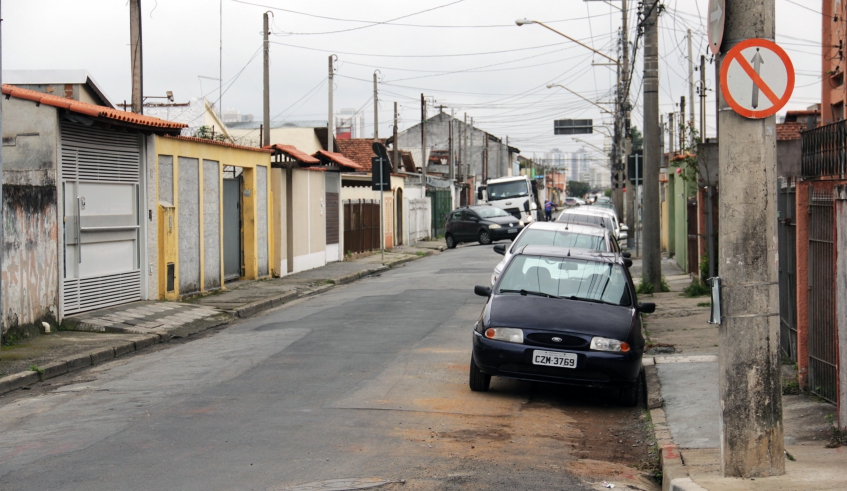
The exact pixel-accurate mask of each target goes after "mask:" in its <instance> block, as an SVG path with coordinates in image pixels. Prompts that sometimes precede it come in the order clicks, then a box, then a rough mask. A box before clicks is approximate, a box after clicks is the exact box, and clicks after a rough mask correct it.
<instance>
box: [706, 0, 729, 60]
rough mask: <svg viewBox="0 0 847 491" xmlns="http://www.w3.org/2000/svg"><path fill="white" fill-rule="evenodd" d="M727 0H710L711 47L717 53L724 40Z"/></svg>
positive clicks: (713, 52)
mask: <svg viewBox="0 0 847 491" xmlns="http://www.w3.org/2000/svg"><path fill="white" fill-rule="evenodd" d="M725 12H726V0H709V49H710V50H712V54H714V55H717V54H718V53H720V51H721V43H722V42H723V28H724V23H725V20H726V14H725Z"/></svg>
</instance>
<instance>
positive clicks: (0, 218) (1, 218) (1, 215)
mask: <svg viewBox="0 0 847 491" xmlns="http://www.w3.org/2000/svg"><path fill="white" fill-rule="evenodd" d="M2 78H3V11H2V8H0V85H2V83H3V80H2ZM124 108H126V107H124ZM2 134H3V103H2V101H0V135H2ZM5 219H6V210H5V209H4V207H3V152H2V151H0V245H2V244H4V242H3V228H4V227H5V223H6V221H5ZM2 273H3V254H2V253H0V311H2V310H3V274H2ZM4 331H5V326H4V325H3V316H2V315H0V341H5V339H4V336H3V335H2V334H3V332H4Z"/></svg>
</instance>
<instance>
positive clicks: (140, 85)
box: [129, 0, 144, 114]
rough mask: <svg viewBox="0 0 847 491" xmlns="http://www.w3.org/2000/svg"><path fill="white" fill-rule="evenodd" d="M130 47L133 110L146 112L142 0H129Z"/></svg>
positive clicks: (138, 112) (137, 112) (140, 112)
mask: <svg viewBox="0 0 847 491" xmlns="http://www.w3.org/2000/svg"><path fill="white" fill-rule="evenodd" d="M129 47H130V60H131V63H132V112H134V113H136V114H143V113H144V63H143V56H142V49H141V0H129Z"/></svg>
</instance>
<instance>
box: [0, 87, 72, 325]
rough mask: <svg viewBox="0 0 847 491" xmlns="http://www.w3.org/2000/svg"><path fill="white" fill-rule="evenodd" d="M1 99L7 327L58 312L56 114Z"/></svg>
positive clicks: (37, 319) (31, 105)
mask: <svg viewBox="0 0 847 491" xmlns="http://www.w3.org/2000/svg"><path fill="white" fill-rule="evenodd" d="M0 100H1V101H2V104H3V135H2V141H3V146H2V152H3V176H2V178H3V205H4V207H5V212H4V217H3V218H4V220H3V223H2V226H3V244H2V246H3V271H2V275H3V304H2V306H1V307H0V308H2V315H3V317H4V332H8V330H9V329H10V328H15V327H17V326H23V325H27V324H33V323H36V322H40V321H41V320H43V319H46V318H53V319H55V318H57V317H58V314H59V283H58V278H59V271H60V270H61V268H62V264H61V259H62V258H61V257H60V255H59V249H58V247H59V223H60V222H59V216H60V213H61V209H60V203H59V200H58V189H57V187H56V183H57V160H58V119H57V116H56V109H54V108H52V107H45V106H40V107H39V106H36V105H35V104H33V103H32V102H30V101H21V100H18V99H14V98H13V99H9V100H6V98H5V97H4V98H0ZM39 327H40V326H39Z"/></svg>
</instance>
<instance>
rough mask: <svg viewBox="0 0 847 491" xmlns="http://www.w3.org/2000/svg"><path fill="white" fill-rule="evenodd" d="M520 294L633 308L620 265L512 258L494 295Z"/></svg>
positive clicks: (534, 257) (530, 256) (585, 261)
mask: <svg viewBox="0 0 847 491" xmlns="http://www.w3.org/2000/svg"><path fill="white" fill-rule="evenodd" d="M521 291H526V292H529V293H538V294H544V295H550V296H553V297H565V298H575V299H583V300H591V301H599V302H603V303H608V304H612V305H623V306H630V305H632V298H631V296H630V292H629V288H628V287H627V281H626V275H625V274H624V271H623V268H622V267H621V266H620V265H619V264H612V263H606V262H601V261H590V260H585V259H575V258H571V257H561V258H559V257H547V256H532V255H526V256H524V255H518V256H514V257H513V259H512V260H511V261H510V262H509V265H508V266H507V268H506V271H505V272H503V276H502V278H501V280H500V283H499V284H498V286H497V293H519V292H521Z"/></svg>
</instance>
